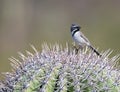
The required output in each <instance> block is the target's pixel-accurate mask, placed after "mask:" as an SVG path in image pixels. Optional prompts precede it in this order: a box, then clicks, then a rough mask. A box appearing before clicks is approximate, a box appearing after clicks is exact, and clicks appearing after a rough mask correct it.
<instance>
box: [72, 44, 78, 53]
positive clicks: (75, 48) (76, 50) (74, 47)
mask: <svg viewBox="0 0 120 92" xmlns="http://www.w3.org/2000/svg"><path fill="white" fill-rule="evenodd" d="M72 45H73V46H72V48H73V50H75V54H77V53H78V51H79V49H80V48H79V47H77V46H76V45H75V42H74V43H72Z"/></svg>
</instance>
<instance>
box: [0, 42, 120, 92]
mask: <svg viewBox="0 0 120 92" xmlns="http://www.w3.org/2000/svg"><path fill="white" fill-rule="evenodd" d="M42 47H43V49H42V52H41V53H40V52H38V51H37V50H36V49H35V48H34V46H32V48H33V49H34V51H35V52H36V53H35V54H32V53H30V52H29V51H26V52H27V54H28V56H24V55H23V54H22V53H19V55H20V57H21V60H18V59H15V58H14V57H12V58H10V61H12V63H11V64H12V67H13V73H6V74H5V76H6V79H5V81H4V83H3V82H1V85H0V92H68V91H69V92H108V91H109V92H119V90H120V71H119V70H115V69H113V66H111V65H110V62H112V63H113V62H115V61H117V60H118V59H119V55H117V56H114V57H113V58H111V59H110V58H108V56H109V54H110V53H111V52H110V50H108V51H106V52H104V53H102V57H99V56H96V55H95V54H94V53H93V52H92V51H90V50H89V49H88V48H86V49H85V50H83V51H80V52H79V53H78V54H76V53H75V51H74V50H71V49H70V48H69V47H68V46H67V47H66V48H65V49H62V46H60V45H58V44H56V45H53V46H51V45H50V46H48V45H47V44H44V45H43V46H42Z"/></svg>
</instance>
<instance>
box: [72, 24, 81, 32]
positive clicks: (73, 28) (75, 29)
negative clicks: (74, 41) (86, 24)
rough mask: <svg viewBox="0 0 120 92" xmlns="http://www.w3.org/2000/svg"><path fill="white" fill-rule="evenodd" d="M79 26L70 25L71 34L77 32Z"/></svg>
mask: <svg viewBox="0 0 120 92" xmlns="http://www.w3.org/2000/svg"><path fill="white" fill-rule="evenodd" d="M80 28H81V27H80V26H79V25H77V24H72V25H71V32H72V33H73V32H75V31H79V30H80Z"/></svg>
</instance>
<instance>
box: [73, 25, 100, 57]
mask: <svg viewBox="0 0 120 92" xmlns="http://www.w3.org/2000/svg"><path fill="white" fill-rule="evenodd" d="M80 29H81V27H80V26H78V25H76V24H72V25H71V34H72V38H73V40H74V41H75V42H76V43H77V44H78V45H79V46H80V47H84V46H88V47H89V48H90V49H91V50H93V51H94V52H95V53H96V54H97V55H99V56H101V55H100V54H99V52H98V51H97V50H96V49H95V48H94V47H93V46H92V45H91V43H90V41H89V40H88V39H87V38H86V37H85V36H84V34H83V33H82V32H81V31H80Z"/></svg>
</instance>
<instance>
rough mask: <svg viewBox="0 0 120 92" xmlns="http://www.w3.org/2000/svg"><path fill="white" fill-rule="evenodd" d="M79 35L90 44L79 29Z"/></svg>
mask: <svg viewBox="0 0 120 92" xmlns="http://www.w3.org/2000/svg"><path fill="white" fill-rule="evenodd" d="M80 36H81V37H82V38H83V39H84V40H85V41H86V42H87V43H89V44H90V41H89V40H88V39H87V38H86V37H85V36H84V34H83V33H82V32H81V31H80Z"/></svg>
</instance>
